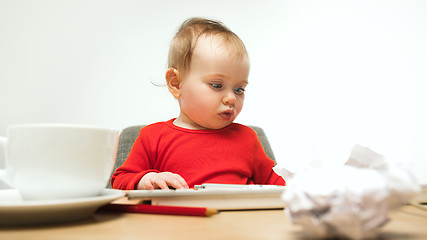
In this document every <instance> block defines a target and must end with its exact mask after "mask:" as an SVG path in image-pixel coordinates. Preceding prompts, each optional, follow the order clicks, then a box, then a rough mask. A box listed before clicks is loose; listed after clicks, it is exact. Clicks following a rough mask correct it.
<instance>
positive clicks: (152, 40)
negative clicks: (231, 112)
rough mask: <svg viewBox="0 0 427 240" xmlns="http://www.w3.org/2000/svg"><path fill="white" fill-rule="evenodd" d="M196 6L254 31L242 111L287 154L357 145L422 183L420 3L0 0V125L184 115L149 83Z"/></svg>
mask: <svg viewBox="0 0 427 240" xmlns="http://www.w3.org/2000/svg"><path fill="white" fill-rule="evenodd" d="M193 16H202V17H210V18H214V19H217V20H221V21H223V22H224V23H225V24H226V25H227V26H228V27H230V28H231V29H232V30H233V31H234V32H236V33H237V34H238V35H239V36H240V37H241V38H242V40H243V41H244V42H245V43H246V46H247V48H248V51H249V54H250V59H251V75H250V78H249V81H250V84H249V86H248V88H247V92H246V101H245V107H244V109H243V111H242V113H241V115H240V116H239V117H238V119H237V122H240V123H244V124H252V125H259V126H261V127H263V128H264V130H265V131H266V133H267V136H268V137H269V139H270V141H271V144H272V147H273V150H274V152H275V155H276V158H277V161H278V163H279V164H280V165H283V166H285V167H289V168H291V169H292V168H293V169H298V168H300V167H301V166H303V165H304V164H307V163H308V162H310V161H311V160H313V159H317V160H322V161H323V163H335V162H338V161H345V160H346V157H347V156H348V154H349V153H350V147H351V146H352V144H353V143H359V144H362V145H364V146H368V147H370V148H372V149H373V150H375V151H377V152H379V153H381V154H383V155H386V156H388V157H391V158H394V159H398V160H402V161H404V162H407V163H410V164H412V166H413V168H414V171H415V173H416V175H417V176H418V178H419V181H420V182H421V183H423V184H426V183H427V174H425V173H426V172H427V161H426V160H427V106H426V105H427V96H426V95H427V2H426V1H412V0H401V1H391V0H388V1H377V0H370V1H315V0H313V1H307V0H302V1H301V0H299V1H281V0H280V1H279V0H277V1H250V0H241V1H237V0H234V1H230V0H217V1H198V0H194V1H188V0H181V1H172V0H164V1H154V0H153V1H129V0H124V1H123V0H121V1H111V0H107V1H106V0H97V1H83V0H77V1H76V0H73V1H56V0H51V1H48V0H39V1H23V0H17V1H12V0H10V1H8V0H0V114H1V115H0V135H2V136H4V135H6V127H7V126H8V125H11V124H18V123H51V122H52V123H75V124H89V125H99V126H106V127H112V128H117V129H123V128H125V127H127V126H130V125H136V124H147V123H152V122H156V121H164V120H168V119H170V118H173V117H176V116H177V115H178V111H179V109H178V105H177V103H176V101H175V100H174V99H173V97H172V96H171V95H170V94H169V93H168V91H167V89H166V88H165V87H158V86H155V85H154V84H153V83H155V84H162V83H163V82H164V73H165V70H166V62H167V52H168V45H169V41H170V39H171V38H172V37H173V35H174V33H175V31H176V30H177V27H178V26H179V25H180V24H181V22H182V21H183V20H185V19H187V18H189V17H193ZM318 164H319V163H318Z"/></svg>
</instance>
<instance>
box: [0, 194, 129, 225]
mask: <svg viewBox="0 0 427 240" xmlns="http://www.w3.org/2000/svg"><path fill="white" fill-rule="evenodd" d="M124 195H125V193H124V192H123V191H121V190H115V189H104V190H103V191H102V193H101V195H99V196H94V197H86V198H73V199H62V200H40V201H15V202H0V226H1V225H9V226H10V225H30V224H46V223H60V222H67V221H74V220H80V219H84V218H87V217H90V216H91V215H92V214H93V213H94V212H95V211H96V210H97V209H98V208H99V207H101V206H103V205H105V204H107V203H109V202H111V201H113V200H115V199H117V198H120V197H123V196H124Z"/></svg>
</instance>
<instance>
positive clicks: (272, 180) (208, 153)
mask: <svg viewBox="0 0 427 240" xmlns="http://www.w3.org/2000/svg"><path fill="white" fill-rule="evenodd" d="M168 65H169V69H168V70H167V71H166V82H167V87H168V89H169V91H170V93H171V94H172V95H173V96H174V98H175V99H177V101H178V103H179V107H180V114H179V116H178V117H177V118H174V119H171V120H169V121H166V122H159V123H154V124H151V125H148V126H146V127H144V128H142V129H141V131H140V134H139V136H138V137H137V139H136V140H135V143H134V145H133V146H132V149H131V151H130V153H129V156H128V158H127V159H126V161H125V162H124V164H123V165H122V166H121V167H119V168H118V169H117V171H116V172H115V173H114V174H113V177H112V179H111V183H112V186H113V188H117V189H127V190H133V189H148V190H151V189H169V188H175V189H187V188H192V187H194V185H198V184H202V183H228V184H274V185H285V181H284V179H283V178H282V177H280V176H278V175H277V174H276V173H275V172H274V171H273V170H272V167H273V166H274V161H273V160H271V159H270V158H268V156H267V155H266V154H265V152H264V150H263V147H262V145H261V142H260V141H259V139H258V137H257V135H256V133H255V132H254V131H253V130H252V129H251V128H249V127H246V126H243V125H241V124H237V123H233V121H234V120H235V118H236V117H237V116H238V115H239V113H240V111H241V110H242V107H243V101H244V98H245V88H246V86H247V85H248V76H249V58H248V54H247V52H246V48H245V45H244V44H243V42H242V41H241V40H240V38H239V37H238V36H237V35H236V34H234V33H233V32H232V31H230V30H229V29H228V28H227V27H226V26H224V25H223V24H222V23H220V22H217V21H213V20H207V19H201V18H191V19H188V20H186V21H185V22H184V23H183V24H182V25H181V27H180V28H179V30H178V32H177V34H176V35H175V37H174V38H173V39H172V41H171V45H170V50H169V60H168Z"/></svg>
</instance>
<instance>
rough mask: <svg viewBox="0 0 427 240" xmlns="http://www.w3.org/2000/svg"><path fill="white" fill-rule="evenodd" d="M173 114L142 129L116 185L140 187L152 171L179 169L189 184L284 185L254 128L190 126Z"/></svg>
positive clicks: (115, 177) (115, 186)
mask: <svg viewBox="0 0 427 240" xmlns="http://www.w3.org/2000/svg"><path fill="white" fill-rule="evenodd" d="M173 120H174V119H171V120H169V121H167V122H159V123H154V124H151V125H148V126H146V127H144V128H142V129H141V132H140V134H139V136H138V138H137V139H136V140H135V143H134V145H133V146H132V149H131V151H130V153H129V156H128V158H127V159H126V161H125V162H124V163H123V165H122V166H121V167H119V168H117V170H116V172H115V173H114V174H113V177H112V179H111V185H112V186H113V188H117V189H126V190H133V189H136V187H137V185H138V182H139V181H140V180H141V178H142V177H143V176H144V175H145V174H146V173H148V172H172V173H177V174H179V175H180V176H181V177H183V178H184V179H185V181H186V182H187V184H188V186H189V187H190V188H192V187H194V185H198V184H203V183H229V184H272V185H285V180H283V178H282V177H280V176H279V175H277V174H276V173H275V172H274V171H273V170H272V168H273V166H274V161H273V160H271V159H270V158H269V157H268V156H267V155H266V154H265V152H264V149H263V147H262V145H261V142H260V141H259V139H258V136H257V135H256V133H255V132H254V131H253V130H252V129H251V128H249V127H246V126H243V125H241V124H237V123H232V124H230V125H229V126H227V127H225V128H223V129H219V130H191V129H185V128H181V127H178V126H175V125H174V124H173V123H172V122H173Z"/></svg>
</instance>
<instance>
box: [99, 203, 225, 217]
mask: <svg viewBox="0 0 427 240" xmlns="http://www.w3.org/2000/svg"><path fill="white" fill-rule="evenodd" d="M100 210H106V211H117V212H126V213H147V214H165V215H181V216H201V217H208V216H212V215H214V214H217V213H218V210H216V209H212V208H203V207H177V206H162V205H148V204H114V203H111V204H107V205H105V206H103V207H101V208H100Z"/></svg>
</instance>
